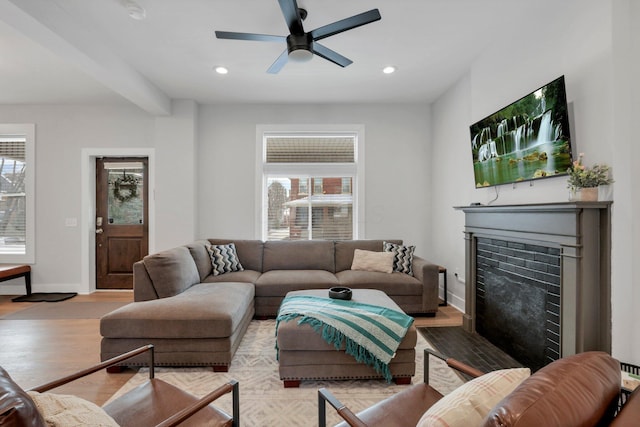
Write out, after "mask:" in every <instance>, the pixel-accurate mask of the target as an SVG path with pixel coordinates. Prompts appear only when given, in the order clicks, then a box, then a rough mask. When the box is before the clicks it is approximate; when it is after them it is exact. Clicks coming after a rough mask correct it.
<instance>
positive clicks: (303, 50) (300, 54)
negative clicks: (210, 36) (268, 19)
mask: <svg viewBox="0 0 640 427" xmlns="http://www.w3.org/2000/svg"><path fill="white" fill-rule="evenodd" d="M278 3H280V9H281V10H282V14H283V15H284V19H285V21H286V22H287V27H289V33H290V34H289V35H288V36H274V35H268V34H254V33H236V32H231V31H216V37H217V38H219V39H230V40H254V41H266V42H284V41H286V43H287V49H286V50H285V51H284V52H282V54H281V55H280V56H279V57H278V59H276V61H275V62H274V63H273V64H271V66H270V67H269V69H268V70H267V72H268V73H270V74H276V73H277V72H278V71H280V70H281V69H282V67H284V65H285V64H286V63H287V61H289V60H291V61H297V62H304V61H308V60H310V59H311V58H312V57H313V55H314V54H316V55H318V56H320V57H322V58H324V59H326V60H328V61H331V62H333V63H334V64H337V65H339V66H341V67H346V66H347V65H349V64H351V63H352V62H353V61H351V60H350V59H349V58H345V57H344V56H342V55H340V54H339V53H338V52H335V51H333V50H331V49H329V48H328V47H326V46H323V45H321V44H320V43H318V40H322V39H324V38H327V37H330V36H333V35H335V34H338V33H342V32H344V31H347V30H351V29H353V28H357V27H360V26H362V25H366V24H369V23H371V22H375V21H379V20H380V19H381V18H382V17H381V16H380V12H379V11H378V9H371V10H369V11H367V12H363V13H360V14H358V15H354V16H351V17H349V18H345V19H341V20H340V21H336V22H334V23H332V24H328V25H324V26H322V27H319V28H316V29H315V30H312V31H309V32H305V30H304V28H303V26H302V21H304V19H305V18H306V17H307V11H306V10H305V9H302V8H299V7H298V3H297V2H296V0H278Z"/></svg>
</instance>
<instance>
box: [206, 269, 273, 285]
mask: <svg viewBox="0 0 640 427" xmlns="http://www.w3.org/2000/svg"><path fill="white" fill-rule="evenodd" d="M261 274H262V273H260V272H259V271H253V270H242V271H233V272H231V273H225V274H219V275H217V276H214V275H213V274H210V275H209V276H207V277H206V278H205V279H204V280H203V281H202V282H203V283H220V282H243V283H255V282H256V280H258V277H260V275H261Z"/></svg>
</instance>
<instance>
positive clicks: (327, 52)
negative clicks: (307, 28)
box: [313, 42, 353, 67]
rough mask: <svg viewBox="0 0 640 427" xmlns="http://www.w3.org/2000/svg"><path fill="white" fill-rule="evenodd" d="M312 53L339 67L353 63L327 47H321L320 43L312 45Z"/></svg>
mask: <svg viewBox="0 0 640 427" xmlns="http://www.w3.org/2000/svg"><path fill="white" fill-rule="evenodd" d="M313 53H315V54H316V55H318V56H320V57H322V58H324V59H326V60H327V61H331V62H333V63H334V64H337V65H339V66H341V67H346V66H347V65H349V64H351V63H353V61H352V60H350V59H349V58H345V57H344V56H342V55H340V54H339V53H338V52H336V51H333V50H331V49H329V48H328V47H326V46H323V45H321V44H320V43H316V42H314V43H313Z"/></svg>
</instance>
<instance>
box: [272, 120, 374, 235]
mask: <svg viewBox="0 0 640 427" xmlns="http://www.w3.org/2000/svg"><path fill="white" fill-rule="evenodd" d="M262 143H263V147H262V148H263V150H262V153H263V159H262V177H263V179H262V186H263V188H262V191H261V193H262V198H263V201H262V206H263V209H262V214H261V216H262V238H263V239H264V240H318V239H327V240H343V239H354V238H357V237H358V227H357V223H358V221H357V220H356V216H355V215H354V213H355V212H357V211H358V208H359V206H358V201H357V200H358V198H357V197H356V196H357V195H356V194H355V192H354V189H355V190H357V191H363V190H362V188H358V187H357V186H356V185H354V183H355V182H357V176H358V173H359V171H358V162H357V159H358V152H357V150H358V146H359V144H358V134H357V133H355V132H353V133H340V134H335V133H326V134H325V133H313V134H310V133H290V134H286V133H284V134H283V133H273V134H272V133H264V135H263V142H262Z"/></svg>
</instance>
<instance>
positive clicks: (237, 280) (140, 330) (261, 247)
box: [100, 239, 439, 371]
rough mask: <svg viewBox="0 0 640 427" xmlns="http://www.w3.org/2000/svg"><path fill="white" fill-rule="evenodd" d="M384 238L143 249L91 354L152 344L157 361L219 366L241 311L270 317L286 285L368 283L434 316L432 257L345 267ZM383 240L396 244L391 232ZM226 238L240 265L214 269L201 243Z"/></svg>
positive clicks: (240, 326) (247, 316) (227, 355)
mask: <svg viewBox="0 0 640 427" xmlns="http://www.w3.org/2000/svg"><path fill="white" fill-rule="evenodd" d="M384 242H385V241H383V240H346V241H327V240H314V241H267V242H263V241H260V240H232V239H209V240H198V241H195V242H192V243H190V244H187V245H184V246H179V247H176V248H172V249H169V250H166V251H162V252H159V253H156V254H152V255H148V256H146V257H145V258H144V259H143V260H142V261H139V262H137V263H136V264H134V268H133V271H134V302H133V303H130V304H128V305H126V306H124V307H121V308H119V309H117V310H115V311H113V312H111V313H108V314H107V315H105V316H103V318H102V319H101V321H100V331H101V334H102V337H103V338H102V343H101V358H102V360H106V359H108V358H110V357H113V356H114V355H117V354H121V353H123V352H126V351H128V350H131V349H133V348H137V347H140V346H141V345H145V344H153V345H154V346H155V348H156V364H157V365H159V366H162V365H164V366H213V367H214V369H215V370H219V371H226V370H227V369H228V366H229V364H230V363H231V359H232V358H233V355H234V353H235V351H236V350H237V348H238V345H239V343H240V341H241V339H242V337H243V336H244V333H245V331H246V329H247V327H248V325H249V323H250V321H251V319H252V318H253V317H254V316H255V317H259V318H268V317H274V316H275V315H276V314H277V311H278V308H279V306H280V303H281V302H282V300H283V299H284V297H285V295H286V294H287V293H288V292H289V291H294V290H306V289H328V288H331V287H334V286H346V287H350V288H354V289H377V290H381V291H383V292H385V293H386V294H387V295H388V296H389V297H390V298H391V299H392V300H393V301H394V302H395V303H396V304H397V305H398V306H399V307H400V308H401V309H402V310H403V311H405V312H406V313H410V314H421V315H435V313H436V312H437V310H438V282H439V272H438V266H437V265H436V264H433V263H431V262H429V261H427V260H425V259H423V258H420V257H418V256H413V258H412V262H411V270H410V273H411V274H407V273H406V272H398V271H394V272H391V273H383V272H379V271H364V270H353V269H352V268H351V267H352V264H353V261H354V253H355V252H356V250H362V251H368V252H370V253H371V252H383V248H384V246H383V244H384ZM386 242H388V243H390V244H391V245H399V246H396V247H401V248H402V247H404V246H403V245H402V241H401V240H387V241H386ZM232 243H233V246H234V253H233V255H234V256H235V257H236V259H235V262H236V263H237V264H238V265H241V268H237V267H238V266H237V265H235V266H234V265H233V263H231V264H228V263H227V264H226V265H225V266H224V268H223V269H222V270H224V271H225V272H224V273H223V274H220V268H219V267H220V266H217V268H214V267H213V264H214V263H213V261H212V260H213V258H212V252H211V248H220V247H228V246H229V245H230V244H232ZM404 248H406V247H404ZM226 261H228V260H225V262H226ZM229 267H230V268H229ZM405 267H406V266H405ZM145 363H146V362H145V360H144V359H140V360H137V359H132V360H130V361H128V363H127V364H128V365H131V366H139V365H144V364H145Z"/></svg>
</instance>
